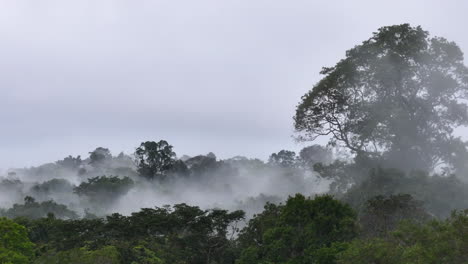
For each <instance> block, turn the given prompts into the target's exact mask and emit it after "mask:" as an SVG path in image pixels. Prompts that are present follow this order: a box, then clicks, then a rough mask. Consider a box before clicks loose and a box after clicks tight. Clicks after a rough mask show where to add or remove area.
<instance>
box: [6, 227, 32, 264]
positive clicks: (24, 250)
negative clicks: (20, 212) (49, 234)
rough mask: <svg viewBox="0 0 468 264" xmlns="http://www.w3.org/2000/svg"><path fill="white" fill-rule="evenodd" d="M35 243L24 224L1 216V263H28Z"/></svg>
mask: <svg viewBox="0 0 468 264" xmlns="http://www.w3.org/2000/svg"><path fill="white" fill-rule="evenodd" d="M33 253H34V244H33V243H31V241H30V240H29V238H28V233H27V231H26V228H25V227H24V226H21V225H19V224H17V223H15V222H13V221H12V220H9V219H6V218H0V263H11V264H23V263H24V264H27V263H29V260H30V259H31V257H32V256H33Z"/></svg>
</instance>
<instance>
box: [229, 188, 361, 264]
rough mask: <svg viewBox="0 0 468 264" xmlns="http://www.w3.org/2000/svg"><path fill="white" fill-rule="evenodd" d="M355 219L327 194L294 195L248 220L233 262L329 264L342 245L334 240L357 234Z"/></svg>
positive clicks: (349, 238) (347, 208) (350, 237)
mask: <svg viewBox="0 0 468 264" xmlns="http://www.w3.org/2000/svg"><path fill="white" fill-rule="evenodd" d="M355 221H356V214H355V213H354V211H353V210H352V209H351V208H350V207H349V206H347V205H345V204H342V203H341V202H339V201H337V200H335V199H333V198H332V197H331V196H317V197H315V198H314V199H307V198H305V197H304V196H302V195H300V194H297V195H296V196H295V197H290V198H289V199H288V200H287V202H286V204H285V205H284V206H280V207H276V206H272V205H269V206H268V207H266V212H264V213H262V214H260V215H259V216H257V217H256V218H254V219H253V220H251V221H250V222H249V225H248V226H247V227H246V229H245V230H244V231H243V232H242V234H241V236H240V238H239V239H240V240H241V242H242V243H243V245H246V246H247V247H246V248H245V249H244V250H243V251H242V254H241V256H240V259H239V261H238V262H237V263H239V264H244V263H254V262H252V261H254V260H255V261H256V262H258V263H263V262H264V263H269V262H271V263H297V264H299V263H313V262H317V263H330V262H331V261H333V259H334V255H336V254H335V253H337V252H339V251H340V249H342V248H344V246H341V247H340V246H338V244H334V243H337V242H346V241H349V240H351V239H353V238H354V237H355V236H356V235H357V226H356V222H355ZM326 248H328V250H327V249H326ZM333 252H335V253H333ZM262 261H263V262H262Z"/></svg>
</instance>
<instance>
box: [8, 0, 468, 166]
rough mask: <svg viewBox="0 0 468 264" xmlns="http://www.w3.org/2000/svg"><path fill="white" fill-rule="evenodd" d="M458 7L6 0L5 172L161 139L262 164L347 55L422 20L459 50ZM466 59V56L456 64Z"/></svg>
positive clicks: (189, 150)
mask: <svg viewBox="0 0 468 264" xmlns="http://www.w3.org/2000/svg"><path fill="white" fill-rule="evenodd" d="M467 7H468V3H465V2H463V3H462V2H459V1H412V2H406V1H393V2H391V3H376V2H374V1H357V2H355V1H353V2H352V3H351V2H347V1H327V2H326V3H325V2H323V3H319V2H312V1H297V2H294V4H292V3H291V2H284V1H256V2H252V1H235V2H227V1H222V2H219V1H197V2H193V1H185V2H183V3H181V2H169V1H139V2H138V3H136V2H135V1H99V3H97V2H95V1H90V0H88V1H41V2H35V1H14V2H11V1H2V0H0V43H1V44H0V47H1V48H0V57H1V58H2V60H1V61H0V71H1V72H2V75H1V77H0V87H1V88H0V97H1V98H2V99H3V100H2V103H1V104H0V120H1V121H2V128H3V129H2V130H1V132H0V168H1V169H3V170H5V169H8V168H10V167H29V166H37V165H40V164H42V163H45V162H52V161H56V160H59V159H62V158H63V157H65V156H68V155H73V156H76V155H81V156H82V157H87V153H88V152H89V151H92V150H94V149H95V148H96V147H99V146H102V147H107V148H109V149H110V150H111V151H112V153H113V154H114V155H117V154H118V153H119V152H120V151H124V152H125V153H132V152H133V150H134V148H135V147H137V146H138V145H139V143H140V142H142V141H146V140H160V139H165V140H167V141H168V142H169V143H170V144H172V145H173V146H174V150H175V152H176V153H177V154H178V155H179V156H181V155H183V154H188V155H197V154H206V153H208V152H210V151H211V152H214V153H215V154H216V155H217V156H218V157H220V158H228V157H232V156H236V155H244V156H248V157H256V158H261V159H266V158H267V157H268V155H269V154H271V153H272V152H277V151H279V150H281V149H292V150H296V151H297V150H299V149H300V148H302V147H303V146H304V145H305V144H302V145H297V144H296V143H295V142H294V141H293V139H292V137H291V136H292V135H293V122H292V117H293V115H294V111H295V107H296V105H297V104H298V103H299V101H300V98H301V96H302V95H304V93H306V92H307V91H309V90H310V89H311V88H312V86H313V85H314V84H315V83H316V82H317V81H318V80H319V79H320V76H319V74H318V72H319V71H320V70H321V67H323V66H333V65H334V64H335V63H336V62H337V61H338V60H339V59H341V58H343V57H344V56H345V50H348V49H350V48H352V47H353V46H354V45H357V44H360V43H361V41H362V40H364V39H368V38H369V37H370V36H371V32H375V31H376V30H377V29H378V28H380V27H382V26H388V25H393V24H401V23H410V24H412V25H414V26H415V25H421V26H422V27H423V29H424V30H427V31H429V32H430V34H431V35H432V36H443V37H445V38H447V39H448V40H450V41H454V42H456V43H457V44H458V45H459V46H460V48H461V50H462V51H465V52H467V51H468V36H466V34H464V32H462V31H460V29H461V28H460V25H462V24H467V23H468V18H467V17H466V16H465V15H464V11H465V10H466V8H467ZM465 61H467V59H466V58H465Z"/></svg>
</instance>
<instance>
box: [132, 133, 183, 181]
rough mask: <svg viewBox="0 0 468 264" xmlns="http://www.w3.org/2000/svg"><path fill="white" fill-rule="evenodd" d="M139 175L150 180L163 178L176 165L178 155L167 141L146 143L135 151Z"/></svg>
mask: <svg viewBox="0 0 468 264" xmlns="http://www.w3.org/2000/svg"><path fill="white" fill-rule="evenodd" d="M135 157H136V163H137V167H138V173H139V174H140V175H141V176H143V177H147V178H149V179H154V178H162V177H163V176H164V175H165V172H166V171H169V170H170V169H172V167H173V166H174V164H175V161H176V159H175V157H176V154H175V152H174V151H172V146H171V145H169V143H168V142H167V141H165V140H160V141H159V142H154V141H146V142H142V143H141V145H140V146H139V147H138V148H137V149H136V151H135Z"/></svg>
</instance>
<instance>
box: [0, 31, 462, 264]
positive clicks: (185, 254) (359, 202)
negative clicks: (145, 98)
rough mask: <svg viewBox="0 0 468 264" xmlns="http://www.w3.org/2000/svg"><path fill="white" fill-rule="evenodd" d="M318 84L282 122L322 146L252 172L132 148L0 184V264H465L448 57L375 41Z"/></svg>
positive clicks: (451, 57)
mask: <svg viewBox="0 0 468 264" xmlns="http://www.w3.org/2000/svg"><path fill="white" fill-rule="evenodd" d="M322 73H323V74H324V75H325V77H324V78H323V79H322V80H321V81H320V82H318V83H317V85H316V86H314V88H313V89H312V90H311V91H310V92H309V93H307V94H306V95H305V96H304V97H303V98H302V100H301V102H300V104H299V105H298V107H297V111H296V115H295V117H294V121H295V127H296V130H297V132H298V137H297V138H298V139H299V140H306V141H308V140H311V139H312V140H313V139H315V138H317V137H319V136H327V137H328V139H329V144H328V145H327V146H321V145H310V146H308V147H305V148H303V149H302V150H301V151H300V152H299V153H298V154H296V153H295V152H293V151H290V150H280V151H279V152H277V153H273V154H271V156H270V158H269V159H268V161H267V162H264V161H261V160H258V159H248V158H246V157H241V156H238V157H234V158H230V159H225V160H219V159H218V158H217V157H216V155H215V154H213V153H208V154H207V155H198V156H194V157H189V156H182V157H178V156H177V154H176V153H175V151H174V148H173V146H172V145H170V144H169V142H167V141H164V140H161V141H146V142H142V143H141V144H140V145H139V146H138V147H136V148H135V152H134V153H133V154H132V155H127V154H124V153H120V154H119V155H117V156H114V155H112V153H111V152H110V150H109V149H107V148H104V147H99V148H97V149H95V150H94V151H92V152H90V153H89V157H87V158H81V157H80V156H77V157H73V156H68V157H65V158H64V159H63V160H59V161H57V162H55V163H49V164H44V165H42V166H39V167H32V168H26V169H12V170H10V171H9V173H8V175H5V176H4V177H3V178H2V179H1V181H0V193H1V194H0V202H1V203H0V205H1V207H2V208H1V209H0V217H1V218H0V263H135V264H136V263H157V264H162V263H167V264H202V263H203V264H229V263H231V264H256V263H260V264H273V263H275V264H306V263H307V264H308V263H316V264H334V263H336V264H340V263H342V264H344V263H384V264H386V263H388V264H393V263H395V264H396V263H407V264H410V263H411V264H413V263H434V264H435V263H447V264H452V263H453V264H458V263H468V210H467V209H468V182H467V180H468V174H467V173H468V171H467V168H468V167H467V164H468V151H467V143H466V142H464V141H463V140H462V139H461V138H459V137H456V136H455V130H456V129H457V128H458V127H460V126H462V125H467V124H468V111H467V109H468V106H467V104H466V102H467V101H466V99H467V97H468V69H467V68H466V67H465V66H464V64H463V53H462V52H461V50H460V49H459V48H458V47H457V45H456V44H455V43H453V42H449V41H447V40H445V39H443V38H439V37H430V36H429V34H428V32H426V31H424V30H422V29H421V28H420V27H411V26H410V25H407V24H403V25H397V26H390V27H384V28H381V29H379V30H378V32H376V33H374V34H373V36H372V37H371V38H370V39H369V40H366V41H364V42H363V43H362V44H361V45H358V46H355V47H354V48H352V49H351V50H349V51H347V53H346V58H344V59H343V60H341V61H339V62H338V63H337V64H336V65H335V66H334V67H329V68H324V69H323V71H322ZM148 204H149V206H148ZM165 204H171V205H165Z"/></svg>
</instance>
